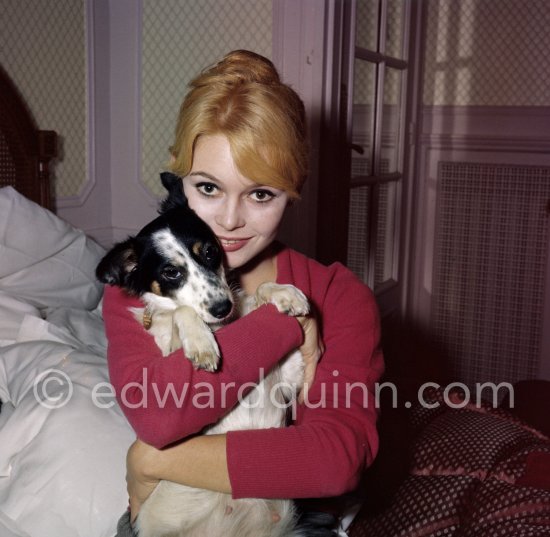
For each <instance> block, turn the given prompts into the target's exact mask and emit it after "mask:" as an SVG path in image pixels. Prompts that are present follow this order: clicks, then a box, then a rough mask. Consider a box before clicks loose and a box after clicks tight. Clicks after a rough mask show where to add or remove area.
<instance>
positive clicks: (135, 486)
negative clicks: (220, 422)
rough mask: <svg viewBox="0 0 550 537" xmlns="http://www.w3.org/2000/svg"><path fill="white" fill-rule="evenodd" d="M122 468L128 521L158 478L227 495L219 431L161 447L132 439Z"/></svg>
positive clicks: (222, 440) (223, 447)
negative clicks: (129, 515)
mask: <svg viewBox="0 0 550 537" xmlns="http://www.w3.org/2000/svg"><path fill="white" fill-rule="evenodd" d="M126 468H127V474H126V480H127V484H128V495H129V497H130V510H131V519H132V520H134V519H135V517H136V516H137V514H138V512H139V510H140V508H141V505H142V504H143V502H144V501H145V500H146V499H147V498H148V497H149V495H150V494H151V492H153V490H154V489H155V487H156V486H157V484H158V482H159V481H160V480H161V479H165V480H168V481H174V482H176V483H185V484H186V485H188V486H190V487H195V488H201V489H207V490H213V491H217V492H224V493H227V494H231V483H230V481H229V472H228V470H227V457H226V437H225V435H223V434H222V435H205V436H197V437H193V438H190V439H188V440H185V441H184V442H182V443H180V444H177V445H175V446H172V447H169V448H166V449H162V450H159V449H156V448H154V447H152V446H150V445H148V444H145V443H144V442H142V441H140V440H136V441H135V442H134V443H133V444H132V446H131V447H130V449H129V450H128V455H127V458H126Z"/></svg>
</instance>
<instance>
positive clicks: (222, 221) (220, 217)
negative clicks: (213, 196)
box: [216, 201, 245, 231]
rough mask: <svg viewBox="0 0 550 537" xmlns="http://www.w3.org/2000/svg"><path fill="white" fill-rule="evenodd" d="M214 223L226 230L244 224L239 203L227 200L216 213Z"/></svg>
mask: <svg viewBox="0 0 550 537" xmlns="http://www.w3.org/2000/svg"><path fill="white" fill-rule="evenodd" d="M216 224H218V225H219V226H221V227H222V228H223V229H225V230H227V231H231V230H233V229H238V228H240V227H243V226H244V224H245V218H244V214H243V210H242V207H241V206H240V203H239V202H237V201H235V202H232V201H227V202H226V203H224V204H223V206H222V207H221V208H220V211H219V212H218V214H217V215H216Z"/></svg>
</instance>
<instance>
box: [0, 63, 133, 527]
mask: <svg viewBox="0 0 550 537" xmlns="http://www.w3.org/2000/svg"><path fill="white" fill-rule="evenodd" d="M0 105H1V107H0V401H1V402H2V404H1V409H0V535H1V536H2V537H34V536H42V537H44V536H45V537H48V536H51V537H54V536H55V537H75V536H79V537H111V536H112V535H114V534H115V529H116V522H117V519H118V518H119V517H120V515H121V514H122V513H123V512H124V510H125V509H126V507H127V493H126V487H125V456H126V451H127V448H128V446H129V445H130V444H131V442H132V441H133V439H134V434H133V432H132V430H131V428H130V427H129V425H128V424H127V422H126V419H125V418H124V416H123V415H122V413H121V411H120V410H119V408H118V406H117V405H116V404H115V402H114V397H113V394H112V393H111V392H110V391H109V385H108V372H107V365H106V360H105V347H106V342H105V336H104V331H103V323H102V318H101V295H102V287H101V286H100V285H99V284H98V282H97V281H96V280H95V277H94V271H95V266H96V264H97V262H98V261H99V259H100V258H101V257H102V255H103V253H104V251H103V249H102V248H101V247H100V246H99V245H97V244H96V243H95V242H94V241H92V240H90V239H89V238H88V237H86V235H85V234H84V233H83V232H82V231H79V230H77V229H75V228H73V227H72V226H70V225H69V224H67V223H66V222H64V221H62V220H61V219H59V218H58V217H57V216H55V214H54V213H53V212H51V211H50V210H48V209H49V208H52V207H53V203H52V200H51V195H50V184H49V181H50V177H49V169H50V168H49V165H50V162H51V159H52V158H53V157H55V154H56V134H55V132H52V131H40V130H39V129H37V128H36V126H35V124H34V121H33V119H32V117H31V115H30V114H29V112H28V110H27V108H26V106H25V104H24V102H23V100H22V99H21V96H20V95H19V93H18V92H17V90H16V88H15V87H14V85H13V83H12V82H11V81H10V79H9V78H8V77H7V75H6V73H5V72H4V71H3V70H1V69H0Z"/></svg>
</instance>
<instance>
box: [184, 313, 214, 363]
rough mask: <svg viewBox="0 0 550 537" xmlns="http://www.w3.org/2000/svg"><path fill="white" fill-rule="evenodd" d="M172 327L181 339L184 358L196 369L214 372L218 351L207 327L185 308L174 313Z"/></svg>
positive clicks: (212, 335)
mask: <svg viewBox="0 0 550 537" xmlns="http://www.w3.org/2000/svg"><path fill="white" fill-rule="evenodd" d="M174 325H175V328H176V330H177V332H178V334H179V338H180V339H181V344H182V347H183V351H184V353H185V356H187V358H188V359H189V360H190V361H191V362H192V363H193V365H194V366H195V368H197V369H206V370H207V371H216V369H217V368H218V364H219V361H220V350H219V348H218V344H217V342H216V339H215V338H214V334H212V331H211V330H210V328H209V327H208V325H207V324H206V323H205V322H204V321H203V320H202V319H201V318H200V317H199V316H198V315H197V314H196V313H195V311H194V310H192V309H191V308H187V307H181V308H178V309H177V310H176V311H175V312H174Z"/></svg>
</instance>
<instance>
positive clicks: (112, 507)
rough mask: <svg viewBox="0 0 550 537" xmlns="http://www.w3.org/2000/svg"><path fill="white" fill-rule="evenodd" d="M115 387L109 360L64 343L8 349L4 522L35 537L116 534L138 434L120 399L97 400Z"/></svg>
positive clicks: (0, 478) (3, 375)
mask: <svg viewBox="0 0 550 537" xmlns="http://www.w3.org/2000/svg"><path fill="white" fill-rule="evenodd" d="M37 381H39V382H37ZM107 382H108V375H107V364H106V361H105V358H104V357H102V356H98V355H95V354H92V353H89V352H82V351H79V350H75V349H74V348H73V347H72V346H70V345H66V344H63V343H61V342H59V341H45V340H41V341H38V340H35V341H27V342H25V343H17V344H15V345H11V346H9V347H4V348H3V349H2V352H0V396H1V397H2V399H3V400H4V401H5V403H4V406H3V407H2V411H1V413H0V445H1V446H2V449H1V450H0V522H3V523H4V524H7V525H8V526H9V527H11V528H12V530H13V528H16V529H17V531H18V532H19V533H20V534H24V535H28V536H29V537H112V536H113V535H114V534H115V532H116V524H117V520H118V518H119V517H120V516H121V515H122V513H123V512H124V511H125V509H126V507H127V505H128V496H127V492H126V482H125V479H124V477H125V458H126V452H127V450H128V447H129V445H130V444H131V442H132V441H133V440H134V439H135V434H134V432H133V431H132V429H131V427H130V425H129V424H128V422H127V421H126V418H125V417H124V415H123V414H122V412H121V410H120V408H119V407H118V405H117V404H116V402H115V401H114V398H112V397H110V396H108V397H103V398H102V397H94V393H96V390H99V391H97V393H99V394H109V390H107V389H106V386H107V384H106V383H107ZM104 383H105V384H104ZM98 386H99V387H100V388H101V389H99V388H97V387H98ZM45 393H47V394H48V395H49V396H50V397H51V399H49V400H44V397H43V395H44V394H45ZM57 397H60V399H59V403H58V401H57V399H56V398H57ZM50 401H51V402H50ZM97 401H99V403H98V402H97ZM64 403H66V404H64ZM2 529H3V528H2V524H1V523H0V535H1V536H2V537H3V535H4V534H3V533H2ZM17 534H18V533H16V535H17Z"/></svg>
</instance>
